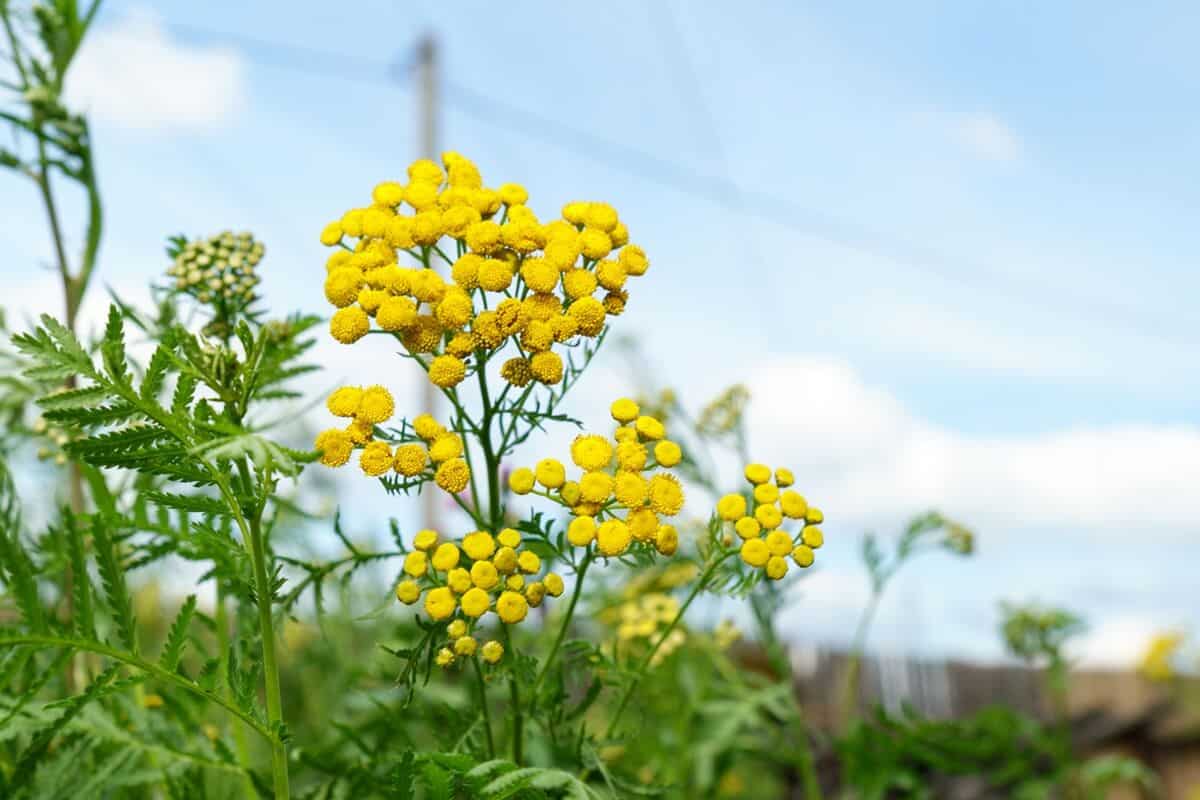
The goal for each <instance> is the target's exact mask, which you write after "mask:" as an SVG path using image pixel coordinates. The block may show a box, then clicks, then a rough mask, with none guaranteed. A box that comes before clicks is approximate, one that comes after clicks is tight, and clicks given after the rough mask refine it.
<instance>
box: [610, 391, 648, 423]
mask: <svg viewBox="0 0 1200 800" xmlns="http://www.w3.org/2000/svg"><path fill="white" fill-rule="evenodd" d="M609 411H610V413H612V418H613V419H615V420H616V421H617V422H620V423H626V422H633V421H634V420H635V419H637V418H638V415H639V414H640V413H641V410H640V409H639V408H638V404H637V403H635V402H634V401H632V400H630V399H629V398H628V397H621V398H619V399H617V400H614V401H613V404H612V407H611V408H610V409H609Z"/></svg>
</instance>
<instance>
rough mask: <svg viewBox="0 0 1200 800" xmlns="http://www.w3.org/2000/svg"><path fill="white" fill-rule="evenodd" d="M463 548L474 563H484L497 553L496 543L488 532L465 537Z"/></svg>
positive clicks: (478, 532)
mask: <svg viewBox="0 0 1200 800" xmlns="http://www.w3.org/2000/svg"><path fill="white" fill-rule="evenodd" d="M462 548H463V550H464V551H465V552H466V554H467V556H468V557H469V558H470V559H471V560H472V561H483V560H484V559H487V558H491V557H492V553H494V552H496V541H495V540H494V539H493V538H492V535H491V534H490V533H488V532H487V531H475V532H474V533H468V534H467V535H466V536H464V537H463V540H462Z"/></svg>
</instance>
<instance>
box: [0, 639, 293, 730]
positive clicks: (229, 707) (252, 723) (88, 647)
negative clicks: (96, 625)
mask: <svg viewBox="0 0 1200 800" xmlns="http://www.w3.org/2000/svg"><path fill="white" fill-rule="evenodd" d="M22 645H28V646H30V647H66V648H70V649H72V650H80V651H83V652H86V653H95V654H96V655H99V656H104V657H105V658H111V659H112V660H113V661H120V662H121V663H122V664H126V665H128V666H130V667H133V668H134V669H138V670H141V671H142V672H145V673H146V674H147V675H151V676H153V677H154V678H157V679H158V680H160V681H164V682H166V683H171V684H174V685H176V686H178V687H180V688H182V689H186V690H187V691H189V692H192V693H193V694H195V695H198V696H199V697H202V698H204V699H205V700H208V701H210V702H212V703H215V704H216V705H218V706H220V707H221V708H223V709H225V710H226V711H228V712H229V713H230V714H232V715H233V716H235V717H237V718H238V719H240V720H241V721H242V722H244V723H246V725H248V726H249V727H250V728H252V729H253V730H254V731H255V732H257V733H258V734H259V735H260V736H262V737H263V738H264V739H266V740H267V741H269V742H275V741H276V737H275V733H274V732H273V731H271V730H268V729H267V728H266V727H264V726H263V724H262V723H261V722H259V721H258V720H256V719H255V718H254V717H252V716H250V715H249V714H247V713H246V712H245V711H242V710H241V709H240V708H238V707H237V706H236V705H234V704H233V703H230V702H229V701H227V700H226V699H225V698H224V697H222V696H220V695H219V694H216V693H215V692H210V691H208V690H206V689H205V688H204V687H202V686H200V685H199V684H197V683H195V682H193V681H190V680H188V679H187V678H184V677H183V676H182V675H179V674H178V673H175V672H171V671H170V670H167V669H163V668H162V667H161V666H159V665H158V664H156V663H154V662H152V661H146V660H145V659H144V658H142V657H141V656H137V655H134V654H133V653H127V652H125V651H123V650H117V649H116V648H113V647H109V646H108V645H106V644H101V643H100V642H93V641H90V640H87V639H72V638H70V637H64V636H34V635H29V636H4V637H0V647H19V646H22Z"/></svg>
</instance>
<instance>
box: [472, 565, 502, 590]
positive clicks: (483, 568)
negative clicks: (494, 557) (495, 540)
mask: <svg viewBox="0 0 1200 800" xmlns="http://www.w3.org/2000/svg"><path fill="white" fill-rule="evenodd" d="M471 582H472V583H474V584H475V585H476V586H478V587H479V588H480V589H492V588H494V587H495V586H496V584H498V583H499V582H500V575H499V574H498V573H497V571H496V566H495V565H494V564H492V562H490V561H476V562H475V563H474V564H472V565H471Z"/></svg>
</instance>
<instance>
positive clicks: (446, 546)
mask: <svg viewBox="0 0 1200 800" xmlns="http://www.w3.org/2000/svg"><path fill="white" fill-rule="evenodd" d="M458 558H459V552H458V547H457V546H456V545H455V544H454V543H453V542H444V543H443V544H440V545H438V549H437V550H436V551H434V554H433V558H432V559H431V561H432V563H433V568H434V569H436V570H438V571H439V572H448V571H449V570H452V569H454V568H455V567H457V566H458Z"/></svg>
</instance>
